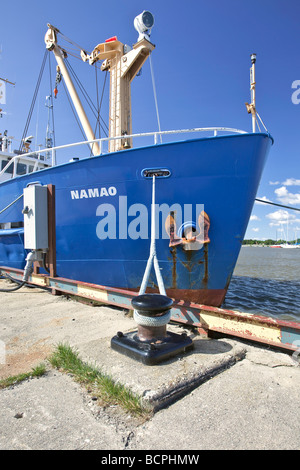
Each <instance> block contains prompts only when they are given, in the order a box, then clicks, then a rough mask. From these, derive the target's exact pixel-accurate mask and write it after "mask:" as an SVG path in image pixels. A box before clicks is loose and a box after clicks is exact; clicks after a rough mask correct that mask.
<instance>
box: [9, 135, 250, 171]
mask: <svg viewBox="0 0 300 470" xmlns="http://www.w3.org/2000/svg"><path fill="white" fill-rule="evenodd" d="M198 132H212V133H213V136H214V137H215V136H217V135H218V133H219V132H229V133H237V134H247V132H246V131H242V130H240V129H234V128H230V127H199V128H192V129H180V130H171V131H156V132H143V133H139V134H132V135H122V136H117V137H104V138H102V139H94V140H85V141H82V142H75V143H72V144H66V145H59V146H57V147H52V148H46V149H42V150H35V151H34V152H28V153H24V154H21V155H16V156H14V157H12V158H11V160H10V161H9V162H8V163H7V165H6V166H5V167H4V168H3V170H1V171H0V177H1V176H2V175H3V174H4V173H5V172H6V171H7V169H8V168H9V167H10V166H11V165H13V172H12V177H14V176H16V175H17V173H16V168H17V163H18V162H19V161H20V160H22V162H24V161H25V162H28V163H33V164H34V170H33V171H36V170H37V169H38V166H39V163H43V164H46V165H47V164H48V165H49V166H55V165H56V152H57V150H62V149H67V148H71V147H77V146H81V145H87V144H88V145H92V144H93V143H95V142H97V143H98V145H99V148H100V153H99V155H103V154H107V151H104V144H106V143H108V142H109V141H111V140H122V139H128V138H140V137H152V138H153V139H154V145H157V144H158V143H159V142H158V140H159V137H160V141H161V142H162V136H169V135H176V134H188V133H198ZM161 142H160V143H161ZM42 154H47V155H49V154H51V164H50V162H49V163H48V162H47V160H41V159H40V156H41V155H42ZM37 155H38V157H37Z"/></svg>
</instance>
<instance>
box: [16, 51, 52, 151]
mask: <svg viewBox="0 0 300 470" xmlns="http://www.w3.org/2000/svg"><path fill="white" fill-rule="evenodd" d="M47 54H48V51H47V50H46V51H45V54H44V58H43V61H42V66H41V69H40V73H39V76H38V80H37V84H36V87H35V91H34V94H33V98H32V102H31V106H30V109H29V113H28V116H27V120H26V124H25V128H24V131H23V135H22V139H21V143H20V147H19V151H21V150H22V148H23V143H24V139H25V137H26V134H27V132H28V128H29V124H30V121H31V117H32V113H33V109H34V105H35V102H36V97H37V94H38V91H39V87H40V84H41V80H42V76H43V72H44V68H45V63H46V59H47Z"/></svg>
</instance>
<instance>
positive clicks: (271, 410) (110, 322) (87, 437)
mask: <svg viewBox="0 0 300 470" xmlns="http://www.w3.org/2000/svg"><path fill="white" fill-rule="evenodd" d="M1 282H3V281H1ZM135 326H136V325H135V323H134V321H133V319H132V318H130V317H128V316H127V315H125V313H124V312H123V311H121V310H118V309H114V308H109V307H91V306H88V305H82V304H80V303H78V302H75V301H70V300H67V299H66V298H65V297H54V296H51V295H50V294H49V293H47V292H44V291H41V290H39V289H29V288H24V289H21V290H19V291H16V292H14V293H9V294H8V293H7V294H6V293H1V305H0V340H1V341H2V344H4V345H5V363H2V364H0V378H4V377H7V376H10V375H14V374H15V373H19V372H28V371H29V370H30V369H31V367H33V366H35V365H37V364H39V363H40V362H42V361H43V360H45V359H46V358H47V357H48V355H49V353H50V352H51V351H52V350H53V348H54V347H55V346H56V345H57V344H58V343H59V342H66V343H68V344H70V345H71V346H72V347H74V348H76V349H77V351H78V352H79V355H80V357H81V358H82V359H83V360H86V361H88V362H90V363H93V364H95V365H97V366H98V367H99V368H101V370H103V371H104V372H107V373H108V374H109V375H111V376H112V377H113V378H115V379H116V380H119V381H120V382H122V383H124V384H126V385H127V386H128V387H130V388H132V390H133V391H135V392H137V393H139V394H140V395H142V396H143V397H144V399H147V400H149V401H150V403H152V405H153V407H154V409H155V411H156V412H155V413H154V415H153V416H152V417H151V419H150V420H149V421H147V422H144V423H141V422H137V421H136V420H135V419H133V417H131V416H130V415H127V414H126V413H124V412H122V411H121V410H120V409H119V408H117V407H106V408H104V407H101V406H99V404H98V403H97V401H95V400H93V397H91V396H90V395H89V393H88V392H87V391H86V390H85V389H83V388H81V387H80V386H79V385H78V384H76V383H74V381H73V380H72V378H71V377H70V376H68V375H64V374H61V373H60V372H58V371H55V370H50V371H49V372H48V373H47V374H46V375H45V376H43V377H40V378H38V379H29V380H26V381H24V382H23V383H21V384H19V385H16V386H13V387H10V388H7V389H3V390H0V419H1V431H0V449H2V450H4V449H11V450H22V449H28V450H29V449H32V450H39V449H41V450H56V449H57V450H63V449H69V450H73V449H85V450H95V449H99V450H109V451H112V450H132V451H134V450H143V451H144V452H147V451H149V452H150V451H151V450H155V451H160V450H161V451H163V452H166V451H168V450H169V451H170V450H174V451H176V450H193V451H194V452H195V451H200V450H204V449H212V450H214V449H234V450H238V449H270V450H271V449H272V450H273V449H274V450H275V449H276V450H277V449H278V450H287V449H299V447H300V432H299V422H300V419H299V418H300V404H299V389H300V367H299V364H298V363H296V362H295V361H294V360H293V358H292V357H291V355H289V354H287V353H282V352H278V351H272V350H269V349H265V348H263V347H257V346H255V345H253V344H252V345H250V344H247V343H244V342H242V341H237V340H235V339H234V340H233V339H225V338H222V339H219V340H212V339H201V338H200V337H199V336H194V337H193V341H194V342H195V349H194V351H192V352H189V353H188V354H182V355H180V356H178V357H176V358H173V359H171V360H169V361H167V362H166V363H163V364H161V365H159V366H145V365H143V364H140V363H138V362H136V361H134V360H132V359H130V358H128V357H126V356H123V355H121V354H119V353H118V352H116V351H112V350H111V348H110V339H111V338H112V337H113V336H114V335H115V334H116V332H117V331H120V330H122V331H130V330H132V329H133V328H135ZM169 327H170V328H175V329H176V328H178V327H173V326H168V328H169ZM188 334H189V335H190V334H191V332H188ZM178 390H179V391H180V393H177V392H178ZM181 392H182V393H181ZM174 394H175V395H174Z"/></svg>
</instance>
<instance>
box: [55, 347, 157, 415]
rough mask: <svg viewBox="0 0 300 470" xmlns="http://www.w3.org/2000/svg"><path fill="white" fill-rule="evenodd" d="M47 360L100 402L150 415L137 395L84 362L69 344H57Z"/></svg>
mask: <svg viewBox="0 0 300 470" xmlns="http://www.w3.org/2000/svg"><path fill="white" fill-rule="evenodd" d="M49 362H50V364H51V365H52V367H55V368H56V369H60V370H62V371H64V372H67V373H70V374H72V376H73V377H74V379H75V380H76V381H77V382H79V383H80V384H82V385H84V386H85V387H86V388H87V389H88V390H89V391H90V392H92V393H93V396H95V397H97V399H98V400H99V402H100V403H102V404H106V405H119V406H121V407H122V408H123V409H124V410H125V411H126V412H129V413H131V414H132V415H133V416H136V417H140V418H143V419H147V418H148V417H149V416H150V414H151V412H150V410H149V409H147V408H146V407H145V406H143V405H142V404H141V399H140V397H139V396H137V395H135V394H134V393H133V392H132V391H131V390H129V389H128V388H126V387H125V386H124V385H122V384H120V383H118V382H116V381H115V380H113V379H112V378H111V377H110V376H108V375H107V374H104V373H102V372H101V371H99V370H98V369H97V368H96V367H93V366H91V365H89V364H86V363H84V362H83V361H82V360H81V359H80V358H79V355H78V353H77V352H76V351H74V350H73V349H72V348H71V347H70V346H69V345H66V344H59V345H58V346H57V348H56V350H55V351H54V352H53V354H52V356H51V357H50V358H49Z"/></svg>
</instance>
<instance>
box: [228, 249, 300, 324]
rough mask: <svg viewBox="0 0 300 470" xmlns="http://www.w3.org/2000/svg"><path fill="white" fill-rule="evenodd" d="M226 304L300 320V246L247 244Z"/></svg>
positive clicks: (240, 308)
mask: <svg viewBox="0 0 300 470" xmlns="http://www.w3.org/2000/svg"><path fill="white" fill-rule="evenodd" d="M222 307H223V308H226V309H229V310H237V311H243V312H249V313H254V314H259V315H266V316H270V317H274V318H278V319H281V320H290V321H297V322H300V249H299V248H298V249H285V248H269V247H254V246H243V247H242V249H241V252H240V255H239V258H238V262H237V265H236V268H235V270H234V273H233V277H232V281H231V284H230V286H229V289H228V293H227V297H226V300H225V302H224V304H223V305H222Z"/></svg>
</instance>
